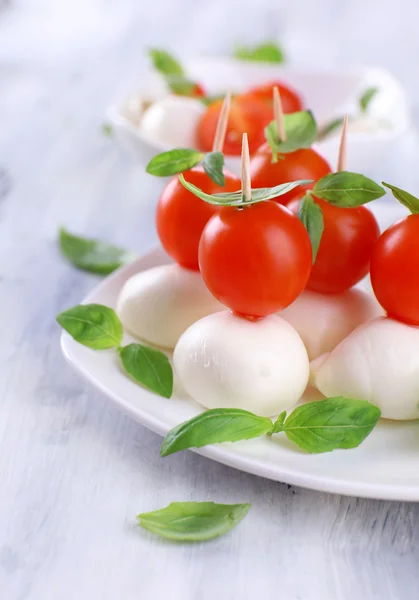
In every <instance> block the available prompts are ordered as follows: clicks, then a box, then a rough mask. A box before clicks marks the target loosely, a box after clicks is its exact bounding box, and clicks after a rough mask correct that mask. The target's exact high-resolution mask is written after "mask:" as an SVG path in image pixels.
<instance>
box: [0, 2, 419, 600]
mask: <svg viewBox="0 0 419 600" xmlns="http://www.w3.org/2000/svg"><path fill="white" fill-rule="evenodd" d="M140 5H143V6H142V7H141V6H140ZM274 6H275V7H276V8H273V7H274ZM418 17H419V8H418V6H417V3H414V2H413V0H412V1H411V2H409V1H408V0H399V2H397V3H395V2H392V1H390V0H381V1H380V2H378V0H377V1H372V0H371V1H370V2H365V0H352V1H351V2H347V3H345V5H344V3H341V2H335V1H334V0H321V1H320V0H318V1H317V2H313V1H312V0H300V2H285V1H284V2H277V1H274V0H272V1H270V0H269V1H268V0H258V2H257V3H256V2H255V3H254V4H253V5H252V6H251V7H249V8H245V3H243V2H242V0H240V2H239V1H238V0H231V1H230V2H228V3H227V2H224V1H223V0H212V2H211V3H210V2H208V3H207V4H206V5H205V6H204V5H202V6H201V3H198V2H192V0H178V1H177V2H169V1H168V0H167V1H166V2H165V1H164V0H154V1H153V2H138V1H136V0H124V1H122V0H120V1H119V2H118V1H117V0H73V1H72V2H59V1H57V0H55V2H54V1H53V0H49V1H47V0H43V1H39V0H38V2H35V1H34V0H32V1H30V0H27V1H26V2H25V3H24V2H18V1H17V0H16V1H15V0H9V1H8V2H6V1H5V0H0V286H1V288H0V306H1V326H0V331H1V335H0V361H1V369H0V598H1V599H2V600H3V599H4V600H73V599H74V600H138V599H141V600H149V599H150V600H157V599H158V600H160V598H170V600H195V599H199V600H214V599H216V600H224V599H226V600H227V599H228V600H230V599H231V600H233V599H237V598H240V599H248V598H249V599H250V598H251V599H253V598H257V597H264V596H265V597H268V596H273V594H275V596H276V597H280V598H283V599H287V600H293V599H295V600H297V599H300V600H329V599H330V600H352V599H361V598H362V599H363V600H364V599H367V600H369V599H371V598H379V599H380V600H390V599H391V600H401V599H403V600H416V599H417V598H418V597H419V572H418V560H419V505H417V504H407V503H406V504H404V503H397V502H379V501H372V500H371V501H369V500H359V499H356V498H344V497H339V496H333V495H327V494H321V493H317V492H311V491H307V490H304V489H299V488H290V487H289V486H287V485H284V484H279V483H272V482H269V481H266V480H263V479H259V478H257V477H253V476H250V475H246V474H244V473H240V472H238V471H235V470H233V469H230V468H227V467H224V466H221V465H219V464H215V463H212V462H210V461H209V460H207V459H205V458H202V457H199V456H197V455H195V454H192V453H190V452H183V453H180V454H178V455H175V456H173V457H170V458H168V459H165V460H162V459H160V458H159V452H158V451H159V446H160V442H161V440H160V438H159V437H158V436H157V435H155V434H153V433H151V432H149V431H147V430H146V429H144V428H143V427H141V426H140V425H138V424H136V423H134V422H133V421H131V420H130V419H129V418H128V417H126V416H125V415H123V414H121V413H120V412H118V411H117V410H116V408H114V407H113V406H111V405H110V404H109V403H108V402H107V400H106V398H104V397H103V396H102V395H101V394H100V393H98V392H95V391H94V390H93V389H92V388H91V387H90V386H89V385H88V384H87V383H85V382H84V381H81V380H80V379H79V378H78V377H77V376H76V375H75V374H74V373H73V372H72V370H71V369H70V367H68V366H67V365H66V364H65V362H64V359H63V357H62V356H61V353H60V348H59V335H60V331H59V328H58V326H57V325H56V324H55V321H54V316H55V315H56V314H57V313H58V312H59V311H60V310H62V309H63V308H65V307H69V306H72V305H74V304H77V303H78V302H79V300H80V299H81V298H82V297H83V296H84V295H85V293H86V292H87V291H88V290H89V289H90V288H91V287H92V286H94V285H95V284H96V282H97V278H96V277H94V276H90V275H87V274H84V273H81V272H77V271H76V270H74V269H73V268H72V267H71V266H69V265H68V264H66V263H65V262H64V261H63V260H62V258H61V257H60V255H59V252H58V250H57V246H56V233H57V228H58V226H59V225H65V226H66V227H68V228H69V229H70V230H73V231H75V232H80V233H85V234H87V235H91V236H93V235H94V236H98V237H101V238H103V239H106V240H109V241H113V242H115V243H118V244H120V245H122V246H125V247H127V248H130V249H133V250H136V251H138V252H141V251H143V250H146V249H147V248H149V247H150V246H151V245H152V244H154V243H155V242H156V234H155V232H154V228H153V212H154V199H155V197H156V195H157V193H158V190H159V189H160V185H161V183H160V182H156V181H154V180H153V179H152V178H151V177H149V176H147V175H145V174H144V172H143V165H135V164H132V162H129V161H128V160H127V159H126V158H125V157H123V156H121V154H120V152H119V150H118V148H116V147H115V144H114V143H113V141H112V139H108V138H106V137H104V136H103V135H102V134H101V133H100V125H101V123H102V120H103V117H102V115H103V111H104V107H105V106H106V104H107V103H108V102H109V101H110V100H112V99H114V98H117V97H119V96H121V95H122V94H123V93H124V92H126V91H129V90H130V89H132V88H133V87H135V83H136V81H138V79H139V77H140V76H141V72H142V70H143V68H144V65H145V61H144V59H143V49H144V47H146V46H148V45H155V46H158V45H161V46H168V45H171V46H172V47H173V48H176V49H178V50H189V51H191V52H193V51H195V50H197V51H200V52H218V53H222V52H228V51H229V50H230V48H231V45H232V39H233V40H234V39H236V40H241V41H245V42H252V41H257V40H258V39H260V38H263V37H265V36H276V35H277V36H279V37H280V38H281V39H282V40H283V41H284V43H285V45H286V46H287V47H288V49H289V53H290V54H291V56H292V57H293V58H294V59H295V61H297V62H303V63H305V64H312V65H313V64H316V65H317V64H319V63H320V64H323V65H333V64H340V65H347V64H351V63H353V62H355V63H357V62H358V63H360V62H363V61H364V62H366V63H368V62H369V63H381V64H383V65H385V66H387V67H389V68H392V69H393V71H395V72H396V73H397V74H398V75H399V77H400V79H401V80H402V81H403V82H404V83H405V84H406V86H407V87H408V89H409V91H410V93H411V95H412V98H413V101H414V103H416V104H418V102H419V86H418V84H417V78H416V75H415V77H414V78H411V77H410V69H411V65H412V63H411V59H410V57H413V58H414V59H415V60H416V57H417V56H418V55H419V39H418V36H417V31H416V26H415V23H417V21H418ZM373 19H375V21H374V23H375V25H374V24H373ZM371 35H373V36H374V40H373V41H371V37H370V36H371ZM413 58H412V60H413ZM412 148H413V146H412V145H407V146H406V148H405V151H404V153H400V152H398V153H397V155H395V156H394V159H393V160H391V161H389V163H388V164H387V165H382V167H381V168H380V171H379V172H377V173H375V175H376V176H377V177H380V178H381V177H383V176H384V175H385V177H386V178H388V180H390V181H393V182H394V183H397V184H398V185H406V186H409V188H410V189H411V190H412V191H416V192H417V191H419V173H418V171H419V170H418V168H417V164H418V160H419V152H417V149H416V156H414V155H412ZM418 465H419V460H418ZM190 499H193V500H215V501H219V502H251V503H252V505H253V508H252V510H251V512H250V513H249V516H248V517H247V518H246V519H245V520H244V521H243V523H242V524H241V525H240V526H239V527H238V528H237V529H236V530H234V531H233V532H232V533H231V534H229V535H228V536H225V537H223V538H220V539H219V540H216V541H213V542H211V543H206V544H196V545H175V544H173V543H168V542H165V541H162V540H160V539H158V538H156V537H153V536H152V535H151V534H150V535H149V534H147V532H144V531H142V530H138V529H137V528H136V527H135V515H136V514H137V513H139V512H141V511H147V510H153V509H155V508H160V507H163V506H165V505H166V504H168V503H169V502H170V501H173V500H190Z"/></svg>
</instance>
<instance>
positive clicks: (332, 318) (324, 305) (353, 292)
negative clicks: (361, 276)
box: [278, 288, 384, 360]
mask: <svg viewBox="0 0 419 600" xmlns="http://www.w3.org/2000/svg"><path fill="white" fill-rule="evenodd" d="M278 314H279V316H281V317H282V318H283V319H285V320H286V321H288V323H290V324H291V325H292V326H293V327H294V328H295V329H296V330H297V331H298V333H299V334H300V336H301V339H302V340H303V342H304V344H305V347H306V349H307V353H308V356H309V359H310V360H313V359H315V358H317V356H320V354H324V353H325V352H330V351H331V350H333V348H335V347H336V346H337V345H338V344H339V342H341V341H342V340H343V339H344V338H346V336H348V335H349V334H350V333H351V331H353V330H354V329H355V328H356V327H358V325H361V323H364V322H365V321H369V320H371V319H374V318H375V317H378V316H380V315H383V314H384V311H383V309H382V308H381V306H380V305H379V304H378V302H377V300H376V299H375V297H374V296H373V294H371V293H369V292H366V291H364V290H361V289H357V288H352V289H350V290H347V291H346V292H343V293H342V294H318V293H317V292H312V291H310V290H305V291H303V292H302V293H301V294H300V296H299V297H298V298H297V300H295V301H294V302H293V303H292V304H291V305H290V306H288V307H287V308H286V309H285V310H283V311H281V312H280V313H278Z"/></svg>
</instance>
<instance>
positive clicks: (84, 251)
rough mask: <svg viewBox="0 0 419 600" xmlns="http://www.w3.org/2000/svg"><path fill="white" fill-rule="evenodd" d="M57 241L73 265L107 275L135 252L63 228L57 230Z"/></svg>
mask: <svg viewBox="0 0 419 600" xmlns="http://www.w3.org/2000/svg"><path fill="white" fill-rule="evenodd" d="M59 243H60V249H61V252H62V253H63V254H64V256H65V257H66V258H67V259H68V260H69V261H70V262H71V263H73V265H75V266H76V267H78V268H79V269H84V270H85V271H90V272H91V273H99V274H100V275H108V274H109V273H112V271H115V269H118V267H120V266H121V265H125V264H127V263H129V262H131V261H133V260H134V258H135V254H132V253H130V252H126V251H125V250H122V248H118V247H117V246H112V245H111V244H105V243H104V242H100V241H99V240H92V239H88V238H82V237H79V236H76V235H72V234H71V233H69V232H68V231H66V230H65V229H63V228H61V229H60V231H59Z"/></svg>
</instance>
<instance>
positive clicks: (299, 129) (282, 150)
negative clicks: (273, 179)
mask: <svg viewBox="0 0 419 600" xmlns="http://www.w3.org/2000/svg"><path fill="white" fill-rule="evenodd" d="M284 126H285V133H286V136H287V139H286V141H285V142H281V141H280V139H279V137H278V130H277V125H276V122H275V121H271V122H270V123H269V125H268V126H267V127H266V128H265V137H266V140H267V142H268V144H269V145H270V147H271V150H272V157H273V161H274V162H276V160H277V155H278V154H289V153H290V152H295V151H296V150H300V149H302V148H310V147H311V145H312V144H313V142H314V141H315V139H316V137H317V125H316V121H315V119H314V117H313V113H312V112H310V111H309V110H301V111H298V112H295V113H290V114H288V115H284Z"/></svg>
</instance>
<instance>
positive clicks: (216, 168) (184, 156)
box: [146, 148, 225, 187]
mask: <svg viewBox="0 0 419 600" xmlns="http://www.w3.org/2000/svg"><path fill="white" fill-rule="evenodd" d="M200 162H202V166H203V167H204V170H205V173H206V174H207V175H208V177H209V178H210V179H211V180H212V181H213V182H214V183H216V184H217V185H219V186H221V187H224V185H225V180H224V173H223V168H224V155H223V153H222V152H208V153H207V154H203V153H202V152H199V151H198V150H193V149H192V148H174V149H173V150H168V151H167V152H162V153H161V154H157V155H156V156H154V157H153V158H152V159H151V160H150V162H149V163H148V165H147V166H146V171H147V173H149V174H150V175H155V176H157V177H167V176H170V175H177V174H179V173H183V172H185V171H188V170H189V169H192V168H193V167H196V165H198V164H199V163H200Z"/></svg>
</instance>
